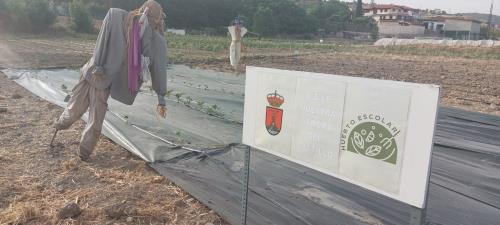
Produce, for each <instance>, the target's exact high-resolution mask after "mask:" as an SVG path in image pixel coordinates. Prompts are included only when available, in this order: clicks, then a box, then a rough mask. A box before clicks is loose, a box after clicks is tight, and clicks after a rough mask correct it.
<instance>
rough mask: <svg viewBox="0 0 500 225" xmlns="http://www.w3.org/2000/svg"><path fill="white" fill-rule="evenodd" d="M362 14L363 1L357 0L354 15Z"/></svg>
mask: <svg viewBox="0 0 500 225" xmlns="http://www.w3.org/2000/svg"><path fill="white" fill-rule="evenodd" d="M363 15H364V13H363V1H362V0H358V3H357V4H356V15H355V16H356V17H362V16H363Z"/></svg>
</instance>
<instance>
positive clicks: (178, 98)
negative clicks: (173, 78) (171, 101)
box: [175, 92, 184, 103]
mask: <svg viewBox="0 0 500 225" xmlns="http://www.w3.org/2000/svg"><path fill="white" fill-rule="evenodd" d="M183 95H184V93H180V92H179V93H176V94H175V98H177V103H180V102H181V97H182V96H183Z"/></svg>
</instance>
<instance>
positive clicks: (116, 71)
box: [51, 0, 167, 161]
mask: <svg viewBox="0 0 500 225" xmlns="http://www.w3.org/2000/svg"><path fill="white" fill-rule="evenodd" d="M164 18H165V14H164V12H163V9H162V7H161V5H160V4H159V3H158V2H156V1H154V0H148V1H146V2H145V3H144V4H143V5H142V6H141V7H140V8H138V9H136V10H133V11H131V12H127V11H125V10H122V9H116V8H112V9H110V10H109V11H108V13H107V15H106V17H105V18H104V20H103V23H102V27H101V30H100V32H99V36H98V37H97V43H96V47H95V50H94V54H93V56H92V57H91V58H90V60H89V61H88V62H87V63H86V64H85V65H84V66H83V67H82V68H81V70H80V75H81V76H80V81H79V82H78V84H77V85H76V86H75V87H74V88H73V93H72V96H71V98H70V99H69V102H68V105H67V107H66V109H65V110H64V112H63V113H62V115H61V116H60V117H59V119H57V120H56V122H55V124H54V127H55V129H56V131H55V133H54V136H53V138H52V141H51V145H52V142H53V141H54V138H55V136H56V134H57V132H58V131H60V130H65V129H68V128H69V127H70V126H71V125H72V124H73V123H74V122H75V121H77V120H78V119H80V117H81V116H82V115H83V114H84V113H85V112H86V111H87V110H88V112H89V118H88V121H87V125H86V127H85V129H84V130H83V133H82V137H81V141H80V146H79V148H78V149H77V151H76V154H77V155H78V156H79V157H80V159H81V160H83V161H86V160H88V159H89V156H90V154H91V153H92V151H93V150H94V148H95V146H96V144H97V141H98V140H99V136H100V134H101V129H102V124H103V122H104V116H105V114H106V111H107V108H108V105H107V101H108V98H109V96H111V97H112V98H113V99H115V100H117V101H119V102H122V103H124V104H127V105H132V104H133V102H134V100H135V97H136V95H137V92H138V90H139V88H140V86H141V85H142V83H143V82H144V76H142V74H145V73H146V72H142V71H147V73H148V74H149V72H150V79H151V83H152V87H153V90H154V91H155V92H156V93H157V95H158V106H157V113H158V114H159V115H160V116H161V117H163V118H165V117H166V108H165V99H164V95H165V93H166V86H167V80H166V79H167V77H166V76H167V74H166V73H167V72H166V54H167V53H166V51H167V49H166V41H165V37H164ZM149 63H150V64H149ZM148 77H149V76H148Z"/></svg>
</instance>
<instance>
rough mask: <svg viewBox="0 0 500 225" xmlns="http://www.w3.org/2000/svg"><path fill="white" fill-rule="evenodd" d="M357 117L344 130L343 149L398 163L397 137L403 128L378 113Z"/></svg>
mask: <svg viewBox="0 0 500 225" xmlns="http://www.w3.org/2000/svg"><path fill="white" fill-rule="evenodd" d="M357 119H358V120H351V121H349V123H348V124H347V125H346V126H345V127H344V129H343V131H342V137H341V147H342V150H347V151H350V152H353V153H356V154H360V155H364V156H366V157H370V158H373V159H377V160H382V161H384V162H387V163H391V164H396V162H397V157H398V146H397V143H396V140H395V137H396V136H397V135H398V134H399V133H400V132H401V130H399V129H397V128H396V127H395V126H394V125H393V124H392V123H391V122H386V121H385V118H383V117H381V116H378V115H373V114H363V115H360V116H358V118H357Z"/></svg>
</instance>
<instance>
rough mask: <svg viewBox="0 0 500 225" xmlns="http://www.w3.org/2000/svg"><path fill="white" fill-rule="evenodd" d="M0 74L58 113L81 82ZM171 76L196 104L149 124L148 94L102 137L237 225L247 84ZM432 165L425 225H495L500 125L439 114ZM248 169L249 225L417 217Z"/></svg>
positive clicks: (220, 77) (260, 156)
mask: <svg viewBox="0 0 500 225" xmlns="http://www.w3.org/2000/svg"><path fill="white" fill-rule="evenodd" d="M3 72H5V73H6V74H7V75H8V76H9V77H11V78H12V79H15V81H16V82H18V83H19V84H21V85H22V86H24V87H26V88H27V89H28V90H30V91H32V92H33V93H35V94H36V95H38V96H40V97H42V98H44V99H46V100H48V101H50V102H53V103H56V104H58V105H61V106H63V105H64V102H63V101H62V100H63V99H64V97H65V95H66V93H65V91H64V90H63V89H62V88H61V87H62V84H64V85H65V86H66V87H72V86H73V85H74V84H75V83H76V81H77V79H78V72H76V71H70V70H58V71H18V70H5V71H3ZM168 74H169V90H173V95H175V93H183V96H184V98H187V97H190V98H191V99H192V100H191V101H194V102H196V103H192V102H190V104H187V103H186V101H182V100H181V99H179V102H180V103H178V102H177V99H176V98H174V97H171V98H170V99H171V100H170V101H167V108H169V117H168V119H167V120H166V121H164V120H159V119H158V118H156V117H155V116H154V114H153V111H154V107H153V106H154V105H155V104H156V102H155V101H156V98H155V96H153V95H151V94H150V93H148V92H147V91H144V92H142V93H140V94H139V96H138V98H137V100H136V102H135V104H134V105H133V106H124V105H122V104H119V103H116V102H114V101H110V102H109V107H110V108H109V110H110V112H111V113H108V114H107V115H106V124H107V125H106V126H105V130H104V133H105V135H106V136H108V137H109V138H111V139H112V140H114V141H115V142H117V143H118V144H120V145H122V146H123V147H124V148H126V149H128V150H129V151H131V152H133V153H135V154H137V155H139V156H140V157H142V158H143V159H145V160H147V161H149V162H151V164H150V165H151V166H152V167H153V168H154V169H156V170H157V171H158V172H159V173H161V174H162V175H164V176H166V177H168V179H170V180H172V181H173V182H175V183H176V184H178V185H180V186H181V187H182V188H183V189H184V190H185V191H187V192H189V193H190V194H191V195H193V196H194V197H195V198H197V199H198V200H200V201H202V202H203V203H204V204H206V205H207V206H208V207H210V208H212V209H213V210H214V211H216V212H217V213H219V214H220V215H222V216H223V217H224V218H225V219H226V220H227V221H228V222H230V223H232V224H236V223H239V221H240V219H239V217H240V204H241V202H240V200H241V195H242V193H243V187H242V180H241V178H242V173H243V165H244V164H243V159H244V157H243V149H244V148H242V147H241V146H238V145H236V146H235V145H229V144H230V143H235V142H239V141H240V140H241V129H242V125H241V123H239V122H237V121H241V119H242V117H243V90H244V88H243V87H244V77H238V76H235V75H229V74H222V73H215V72H212V71H202V70H191V69H188V68H186V67H182V66H173V67H170V68H169V72H168ZM172 98H173V99H172ZM201 102H203V103H204V104H201ZM200 105H207V106H205V107H198V106H200ZM215 105H217V107H213V106H215ZM208 106H209V107H210V108H211V110H206V109H207V107H208ZM213 110H217V113H215V114H214V113H213V112H212V111H213ZM179 144H180V145H183V146H188V147H189V148H180V147H179V146H178V145H179ZM193 149H199V151H193ZM432 160H433V164H432V172H431V180H430V186H429V194H428V204H427V213H426V216H425V222H426V223H427V224H450V225H469V224H478V225H482V224H484V225H490V224H498V221H500V176H499V175H498V174H500V117H496V116H491V115H484V114H479V113H473V112H466V111H463V110H459V109H452V108H445V107H441V108H440V111H439V119H438V125H437V131H436V138H435V148H434V154H433V159H432ZM250 169H251V173H250V193H249V211H248V213H249V214H248V219H249V221H248V224H396V225H399V224H408V221H409V219H410V215H411V213H412V212H414V211H415V209H414V208H412V207H410V206H408V205H405V204H403V203H401V202H398V201H395V200H392V199H389V198H387V197H384V196H381V195H379V194H376V193H373V192H370V191H368V190H365V189H363V188H360V187H357V186H354V185H352V184H349V183H347V182H345V181H342V180H339V179H336V178H332V177H330V176H327V175H325V174H322V173H319V172H317V171H314V170H311V169H309V168H306V167H303V166H300V165H298V164H295V163H292V162H289V161H286V160H283V159H280V158H278V157H276V156H273V155H270V154H267V153H264V152H262V151H259V150H256V149H253V150H252V157H251V165H250ZM165 204H168V203H165Z"/></svg>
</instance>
